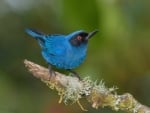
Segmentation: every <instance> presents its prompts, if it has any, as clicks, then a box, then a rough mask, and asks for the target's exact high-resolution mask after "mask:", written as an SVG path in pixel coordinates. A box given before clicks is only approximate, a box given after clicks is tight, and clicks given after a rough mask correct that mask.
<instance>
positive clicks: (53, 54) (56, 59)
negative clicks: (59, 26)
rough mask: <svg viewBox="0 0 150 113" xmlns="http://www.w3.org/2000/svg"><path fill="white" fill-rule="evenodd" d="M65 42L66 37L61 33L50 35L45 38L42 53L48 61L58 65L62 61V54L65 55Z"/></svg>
mask: <svg viewBox="0 0 150 113" xmlns="http://www.w3.org/2000/svg"><path fill="white" fill-rule="evenodd" d="M65 42H66V39H65V37H64V36H63V35H59V36H58V35H57V36H56V35H50V36H48V37H47V38H46V40H45V48H44V49H43V50H42V55H43V57H44V58H45V60H46V61H47V62H48V63H50V64H53V65H59V64H60V62H64V57H65V56H64V55H66V50H67V49H66V46H65ZM60 67H61V66H60Z"/></svg>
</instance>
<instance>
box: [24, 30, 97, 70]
mask: <svg viewBox="0 0 150 113" xmlns="http://www.w3.org/2000/svg"><path fill="white" fill-rule="evenodd" d="M26 32H27V33H28V34H29V35H31V36H32V37H34V38H35V39H36V40H37V41H38V43H39V45H40V46H41V48H42V56H43V58H44V59H45V60H46V61H47V62H48V63H49V64H52V65H54V66H56V67H57V68H60V69H66V70H71V69H74V68H76V67H78V66H79V65H80V64H81V63H82V62H83V61H84V60H85V57H86V52H87V44H88V40H89V38H90V37H92V36H93V35H94V34H95V33H96V32H97V31H93V32H91V33H87V32H85V31H82V30H80V31H75V32H73V33H70V34H68V35H59V34H58V35H45V34H44V33H41V32H38V31H35V30H33V29H27V30H26Z"/></svg>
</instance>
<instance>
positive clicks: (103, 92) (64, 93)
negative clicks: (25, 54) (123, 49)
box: [24, 60, 150, 113]
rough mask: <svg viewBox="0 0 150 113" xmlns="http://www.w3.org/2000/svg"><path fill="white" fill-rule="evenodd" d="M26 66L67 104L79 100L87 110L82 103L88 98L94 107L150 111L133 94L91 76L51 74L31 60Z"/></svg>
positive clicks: (133, 111) (134, 111)
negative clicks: (123, 91) (122, 91)
mask: <svg viewBox="0 0 150 113" xmlns="http://www.w3.org/2000/svg"><path fill="white" fill-rule="evenodd" d="M24 63H25V66H26V67H27V68H28V70H29V71H30V72H31V73H32V74H33V76H34V77H36V78H39V79H41V80H42V82H44V83H46V85H47V86H48V87H49V88H51V89H56V90H57V91H58V95H60V100H59V103H61V102H62V101H63V102H64V103H65V104H68V103H70V102H72V103H75V102H77V103H78V104H79V106H80V107H81V109H82V110H85V109H84V108H83V107H82V105H81V104H80V102H79V100H80V99H81V98H86V99H87V101H88V102H90V103H91V105H92V107H93V108H96V109H98V108H99V107H105V106H108V107H110V108H112V110H115V111H118V110H123V111H126V112H131V113H150V108H149V107H147V106H145V105H142V104H141V103H139V102H138V101H137V100H136V99H135V98H134V97H133V96H132V95H131V94H129V93H125V94H123V95H118V94H117V93H116V92H115V90H116V88H115V87H112V88H107V87H106V86H105V84H104V82H102V81H100V82H99V83H98V82H93V81H92V80H90V78H89V77H86V78H84V79H83V80H82V81H80V80H79V79H78V78H76V77H72V76H66V75H64V74H61V73H59V72H55V75H50V73H49V70H48V69H47V68H45V67H42V66H40V65H38V64H35V63H33V62H31V61H28V60H24Z"/></svg>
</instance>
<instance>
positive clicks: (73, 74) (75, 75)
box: [68, 70, 82, 80]
mask: <svg viewBox="0 0 150 113" xmlns="http://www.w3.org/2000/svg"><path fill="white" fill-rule="evenodd" d="M68 71H69V72H71V75H72V76H73V77H76V78H78V79H79V80H82V79H81V77H80V76H79V74H78V73H77V72H75V71H73V70H68Z"/></svg>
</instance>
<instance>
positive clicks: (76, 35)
mask: <svg viewBox="0 0 150 113" xmlns="http://www.w3.org/2000/svg"><path fill="white" fill-rule="evenodd" d="M97 32H98V30H94V31H92V32H90V33H87V32H85V31H82V30H80V31H75V32H73V33H71V34H69V35H67V38H68V39H69V42H70V43H71V45H73V46H76V47H77V46H80V45H83V44H87V42H88V40H89V39H90V38H91V37H92V36H93V35H95V34H96V33H97Z"/></svg>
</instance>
